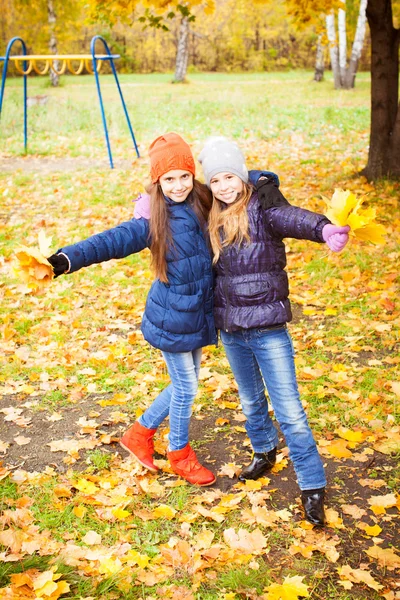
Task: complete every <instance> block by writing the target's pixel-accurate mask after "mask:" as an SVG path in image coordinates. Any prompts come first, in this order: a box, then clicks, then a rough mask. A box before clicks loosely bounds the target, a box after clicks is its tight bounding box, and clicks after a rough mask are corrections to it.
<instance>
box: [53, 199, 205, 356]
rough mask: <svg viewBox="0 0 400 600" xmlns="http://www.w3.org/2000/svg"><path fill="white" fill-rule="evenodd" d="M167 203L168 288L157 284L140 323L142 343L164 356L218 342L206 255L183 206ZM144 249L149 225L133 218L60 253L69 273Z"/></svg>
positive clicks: (198, 230) (195, 223) (194, 221)
mask: <svg viewBox="0 0 400 600" xmlns="http://www.w3.org/2000/svg"><path fill="white" fill-rule="evenodd" d="M167 202H168V211H169V222H170V227H171V233H172V238H173V242H174V243H173V247H172V248H171V249H170V250H169V251H168V252H167V277H168V281H169V283H168V284H165V283H162V282H161V281H160V280H159V279H156V280H155V281H154V282H153V284H152V286H151V289H150V291H149V294H148V296H147V302H146V308H145V312H144V316H143V320H142V326H141V329H142V332H143V335H144V338H145V339H146V340H147V341H148V342H149V343H150V344H151V345H152V346H154V347H155V348H159V349H160V350H165V351H166V352H189V351H191V350H195V349H196V348H201V347H202V346H207V345H208V344H215V343H216V341H217V338H216V331H215V325H214V318H213V282H212V265H211V255H210V252H209V249H208V247H207V243H206V240H205V237H204V234H203V232H202V230H201V227H200V223H199V220H198V218H197V216H196V214H195V213H194V211H193V209H192V208H191V207H190V204H189V203H188V201H185V202H182V203H175V202H172V201H167ZM148 246H149V222H148V221H147V220H146V219H132V220H131V221H127V222H125V223H121V224H120V225H118V226H117V227H114V228H113V229H109V230H108V231H104V232H103V233H99V234H97V235H93V236H92V237H90V238H88V239H86V240H84V241H82V242H78V243H77V244H73V245H72V246H66V247H65V248H61V250H60V251H61V252H64V254H66V255H67V256H68V258H69V260H70V262H71V270H70V272H71V273H72V272H74V271H78V269H81V268H82V267H88V266H89V265H92V264H94V263H100V262H103V261H106V260H110V259H112V258H123V257H125V256H129V255H130V254H134V253H135V252H140V251H141V250H143V249H144V248H146V247H148Z"/></svg>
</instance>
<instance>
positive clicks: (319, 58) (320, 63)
mask: <svg viewBox="0 0 400 600" xmlns="http://www.w3.org/2000/svg"><path fill="white" fill-rule="evenodd" d="M321 40H322V34H321V33H320V34H319V36H318V40H317V53H316V56H315V71H314V81H322V80H323V78H324V69H325V61H324V47H323V45H322V43H321Z"/></svg>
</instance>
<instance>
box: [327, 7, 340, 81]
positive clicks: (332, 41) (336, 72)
mask: <svg viewBox="0 0 400 600" xmlns="http://www.w3.org/2000/svg"><path fill="white" fill-rule="evenodd" d="M326 33H327V36H328V41H329V54H330V57H331V68H332V73H333V83H334V86H335V89H339V88H340V87H341V84H340V69H339V55H338V47H337V43H336V30H335V13H334V12H333V11H332V12H331V13H329V15H326Z"/></svg>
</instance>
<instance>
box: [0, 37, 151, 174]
mask: <svg viewBox="0 0 400 600" xmlns="http://www.w3.org/2000/svg"><path fill="white" fill-rule="evenodd" d="M97 41H100V42H101V43H102V44H103V46H104V50H105V52H104V54H96V52H95V47H96V42H97ZM15 42H20V43H21V46H22V52H23V53H22V54H20V55H13V56H11V55H10V53H11V48H12V46H13V45H14V43H15ZM90 51H91V54H82V55H80V54H65V55H64V54H60V55H50V56H49V55H42V54H37V55H35V54H27V53H26V44H25V42H24V40H23V39H22V38H20V37H14V38H12V39H11V40H10V41H9V43H8V45H7V49H6V54H5V56H0V61H3V62H4V65H3V75H2V79H1V88H0V117H1V111H2V107H3V99H4V88H5V83H6V77H7V69H8V63H9V61H10V60H11V61H14V64H15V67H16V69H17V71H18V72H19V73H21V75H23V77H24V147H25V152H26V151H27V146H28V113H27V95H28V94H27V92H28V85H27V76H28V75H29V74H30V73H32V70H33V71H35V73H37V74H38V75H46V74H47V73H48V72H49V70H50V69H52V70H53V71H54V72H55V73H57V75H63V74H64V73H65V72H66V70H67V67H68V70H69V71H70V72H71V73H73V74H74V75H80V74H81V73H82V71H83V68H84V66H86V69H87V71H89V73H93V74H94V76H95V79H96V87H97V94H98V97H99V103H100V111H101V118H102V121H103V127H104V135H105V138H106V145H107V151H108V158H109V161H110V167H111V169H113V168H114V163H113V159H112V154H111V145H110V139H109V135H108V129H107V121H106V116H105V112H104V104H103V97H102V94H101V88H100V80H99V72H100V69H101V66H102V64H103V62H104V61H109V63H110V66H111V70H112V72H113V75H114V79H115V83H116V84H117V88H118V92H119V96H120V98H121V102H122V107H123V109H124V113H125V117H126V121H127V123H128V128H129V132H130V134H131V137H132V141H133V145H134V147H135V150H136V155H137V157H138V158H139V156H140V154H139V149H138V146H137V144H136V139H135V134H134V133H133V129H132V125H131V122H130V119H129V115H128V111H127V108H126V104H125V100H124V96H123V94H122V90H121V86H120V84H119V81H118V75H117V71H116V68H115V65H114V59H116V58H119V54H111V53H110V50H109V48H108V45H107V42H106V40H105V39H104V38H103V37H102V36H100V35H95V36H94V37H93V38H92V41H91V43H90ZM78 60H79V67H78V68H77V69H76V70H74V68H73V64H72V63H73V61H78ZM43 62H44V63H45V64H44V67H42V68H40V67H39V65H38V63H39V64H41V63H43ZM58 63H61V67H59V66H57V65H58ZM90 63H92V68H91V65H90ZM21 64H22V66H21Z"/></svg>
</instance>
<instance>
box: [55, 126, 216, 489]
mask: <svg viewBox="0 0 400 600" xmlns="http://www.w3.org/2000/svg"><path fill="white" fill-rule="evenodd" d="M149 156H150V174H151V182H152V183H151V185H150V187H149V189H148V191H149V194H150V197H151V217H150V219H149V220H147V219H136V218H133V219H132V220H131V221H127V222H125V223H121V224H120V225H118V226H117V227H114V228H112V229H109V230H107V231H104V232H103V233H99V234H97V235H93V236H91V237H89V238H88V239H86V240H83V241H81V242H78V243H76V244H73V245H72V246H66V247H64V248H61V249H60V250H59V251H58V252H57V253H56V254H54V255H53V256H51V257H50V258H49V259H48V260H49V262H50V263H51V265H52V266H53V270H54V273H55V276H58V275H61V274H63V273H73V272H75V271H78V270H79V269H81V268H82V267H88V266H89V265H92V264H94V263H100V262H103V261H106V260H110V259H112V258H123V257H125V256H128V255H130V254H133V253H135V252H140V251H141V250H143V249H144V248H147V247H149V248H150V251H151V256H152V266H153V268H154V271H155V275H156V279H155V281H154V282H153V284H152V286H151V289H150V292H149V294H148V296H147V301H146V308H145V312H144V316H143V320H142V325H141V329H142V332H143V335H144V338H145V339H146V340H147V341H148V342H149V343H150V344H151V345H152V346H154V347H155V348H159V349H160V350H161V352H162V354H163V356H164V359H165V362H166V365H167V369H168V373H169V376H170V378H171V383H170V385H169V386H168V387H166V388H165V389H164V390H163V391H162V392H161V393H160V394H159V396H158V397H157V398H156V399H155V400H154V401H153V403H152V404H151V406H150V407H149V408H148V409H147V410H146V411H145V412H144V414H143V415H141V417H140V418H139V419H138V420H137V421H136V422H135V423H134V424H133V426H132V427H131V428H130V429H129V430H128V431H127V432H126V433H125V434H124V435H123V437H122V438H121V440H120V443H121V445H122V447H123V448H125V449H126V450H128V452H130V453H131V454H132V455H133V456H134V457H135V458H136V460H138V461H139V462H140V464H141V465H143V466H144V467H145V468H146V469H149V470H150V471H153V472H156V471H157V466H156V465H155V464H154V462H153V453H154V444H153V437H154V434H155V432H156V431H157V428H158V426H159V425H160V424H161V423H162V421H163V420H164V419H165V418H166V417H167V416H169V420H170V433H169V448H168V458H169V461H170V463H171V467H172V470H173V471H174V472H175V473H177V474H178V475H181V476H182V477H183V478H184V479H186V480H187V481H189V482H190V483H192V484H196V485H201V486H206V485H211V484H212V483H214V481H215V475H214V474H213V473H212V472H211V471H209V470H208V469H207V468H206V467H204V466H202V465H201V464H200V463H199V462H198V460H197V457H196V454H195V453H194V451H193V450H192V448H191V447H190V445H189V423H190V416H191V408H192V404H193V401H194V398H195V396H196V393H197V387H198V375H199V369H200V361H201V349H202V347H203V346H207V345H209V344H214V343H216V331H215V326H214V319H213V286H212V265H211V256H210V251H209V248H208V245H207V241H206V237H205V235H204V230H205V224H206V221H207V217H208V213H209V210H210V207H211V195H210V193H209V191H208V190H207V188H206V186H204V185H203V184H201V183H200V182H198V181H197V180H196V179H195V163H194V159H193V155H192V152H191V150H190V148H189V146H188V144H187V143H186V142H185V141H184V140H183V139H182V138H181V137H180V136H179V135H177V134H176V133H167V134H165V135H163V136H160V137H158V138H157V139H156V140H154V142H153V143H152V144H151V146H150V148H149Z"/></svg>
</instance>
